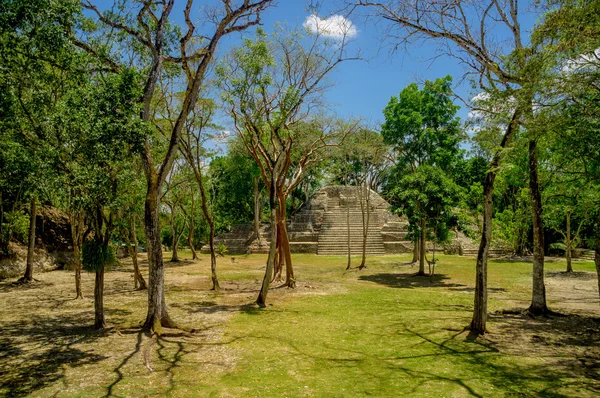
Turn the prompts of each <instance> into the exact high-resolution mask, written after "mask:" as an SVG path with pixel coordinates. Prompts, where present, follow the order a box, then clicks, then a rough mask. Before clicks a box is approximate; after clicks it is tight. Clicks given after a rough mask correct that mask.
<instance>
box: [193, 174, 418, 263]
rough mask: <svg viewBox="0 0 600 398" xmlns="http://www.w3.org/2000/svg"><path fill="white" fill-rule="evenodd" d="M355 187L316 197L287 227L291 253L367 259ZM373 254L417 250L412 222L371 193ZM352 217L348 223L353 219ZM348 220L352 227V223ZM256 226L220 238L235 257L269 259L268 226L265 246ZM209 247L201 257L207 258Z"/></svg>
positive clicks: (238, 227)
mask: <svg viewBox="0 0 600 398" xmlns="http://www.w3.org/2000/svg"><path fill="white" fill-rule="evenodd" d="M360 189H361V188H358V187H353V186H348V187H346V186H326V187H324V188H322V189H320V190H319V191H318V192H316V193H315V194H314V195H313V196H312V197H311V198H310V200H309V201H308V202H306V203H305V204H304V205H303V206H302V207H301V208H300V210H299V211H298V212H297V213H296V214H294V215H292V216H291V217H290V219H289V221H288V233H289V235H290V246H291V249H292V253H314V254H319V255H345V254H347V250H348V225H349V226H350V251H351V253H352V254H361V253H362V239H363V217H362V211H361V197H362V198H363V199H362V200H363V203H364V204H366V194H364V195H361V191H360ZM369 195H370V197H369V207H370V218H369V233H368V239H367V253H368V254H388V253H389V254H391V253H407V252H411V251H412V247H413V244H412V242H410V241H407V240H406V233H407V232H406V226H407V224H408V223H407V222H406V221H405V220H402V219H401V218H399V217H398V216H396V215H394V214H392V213H391V212H390V211H389V207H390V205H389V204H388V203H387V202H386V201H385V200H384V199H383V198H382V197H381V196H379V194H377V193H376V192H374V191H372V190H369ZM348 215H349V217H348ZM348 219H349V222H348ZM252 235H253V234H252V225H251V224H239V225H235V226H233V228H232V230H231V232H228V233H226V234H223V235H220V236H218V237H217V238H216V244H217V245H218V244H220V243H223V244H224V245H225V246H226V247H227V250H228V253H230V254H241V253H265V252H266V251H267V250H268V238H269V225H268V224H264V225H263V226H262V228H261V240H260V241H258V240H252V238H253V236H252ZM207 250H208V248H207V247H203V248H202V251H203V252H206V251H207Z"/></svg>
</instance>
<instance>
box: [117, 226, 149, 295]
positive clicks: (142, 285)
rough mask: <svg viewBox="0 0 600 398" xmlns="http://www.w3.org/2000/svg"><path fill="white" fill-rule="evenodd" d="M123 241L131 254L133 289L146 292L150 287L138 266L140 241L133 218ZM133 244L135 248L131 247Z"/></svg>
mask: <svg viewBox="0 0 600 398" xmlns="http://www.w3.org/2000/svg"><path fill="white" fill-rule="evenodd" d="M123 239H124V240H125V244H126V245H127V251H128V252H129V256H130V257H131V262H132V263H133V288H134V289H135V290H146V289H147V288H148V286H146V281H145V280H144V277H143V276H142V274H141V273H140V267H139V265H138V258H137V253H138V241H137V236H136V233H135V221H134V220H133V217H131V219H130V221H129V233H127V231H124V233H123ZM132 242H133V246H132V245H131V243H132Z"/></svg>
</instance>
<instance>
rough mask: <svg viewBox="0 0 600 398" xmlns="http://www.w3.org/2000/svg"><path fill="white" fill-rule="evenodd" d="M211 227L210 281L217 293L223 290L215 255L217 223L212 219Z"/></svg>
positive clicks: (209, 240) (209, 244) (209, 241)
mask: <svg viewBox="0 0 600 398" xmlns="http://www.w3.org/2000/svg"><path fill="white" fill-rule="evenodd" d="M208 224H209V226H210V236H209V239H208V246H209V247H210V279H211V280H212V289H211V290H215V291H219V290H221V285H219V278H218V277H217V255H216V253H215V223H214V222H213V220H212V219H211V220H210V222H209V223H208Z"/></svg>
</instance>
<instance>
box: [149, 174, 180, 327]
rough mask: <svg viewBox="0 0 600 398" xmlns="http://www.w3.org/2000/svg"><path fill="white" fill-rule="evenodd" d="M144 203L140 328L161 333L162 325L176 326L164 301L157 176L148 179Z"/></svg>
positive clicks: (163, 272) (163, 269)
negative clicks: (144, 291) (144, 301)
mask: <svg viewBox="0 0 600 398" xmlns="http://www.w3.org/2000/svg"><path fill="white" fill-rule="evenodd" d="M149 180H150V181H149V182H148V192H147V194H146V201H145V205H144V221H145V222H144V224H145V226H144V227H145V232H146V245H147V246H148V313H147V315H146V320H145V322H144V325H143V326H142V328H143V329H144V330H147V331H150V332H154V333H157V334H161V332H162V326H164V327H176V325H175V323H174V322H173V321H172V320H171V318H170V317H169V314H168V312H167V305H166V302H165V279H164V278H165V266H164V263H163V256H162V247H161V242H160V226H159V217H158V189H159V186H158V178H157V177H156V175H154V176H153V177H152V178H150V179H149Z"/></svg>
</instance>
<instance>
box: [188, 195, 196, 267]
mask: <svg viewBox="0 0 600 398" xmlns="http://www.w3.org/2000/svg"><path fill="white" fill-rule="evenodd" d="M191 199H192V207H191V209H190V222H189V227H190V230H189V231H188V246H189V247H190V250H191V251H192V260H195V259H197V258H198V254H196V248H195V247H194V228H195V225H194V216H195V215H196V213H195V212H194V211H195V209H194V195H193V194H192V198H191Z"/></svg>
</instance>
